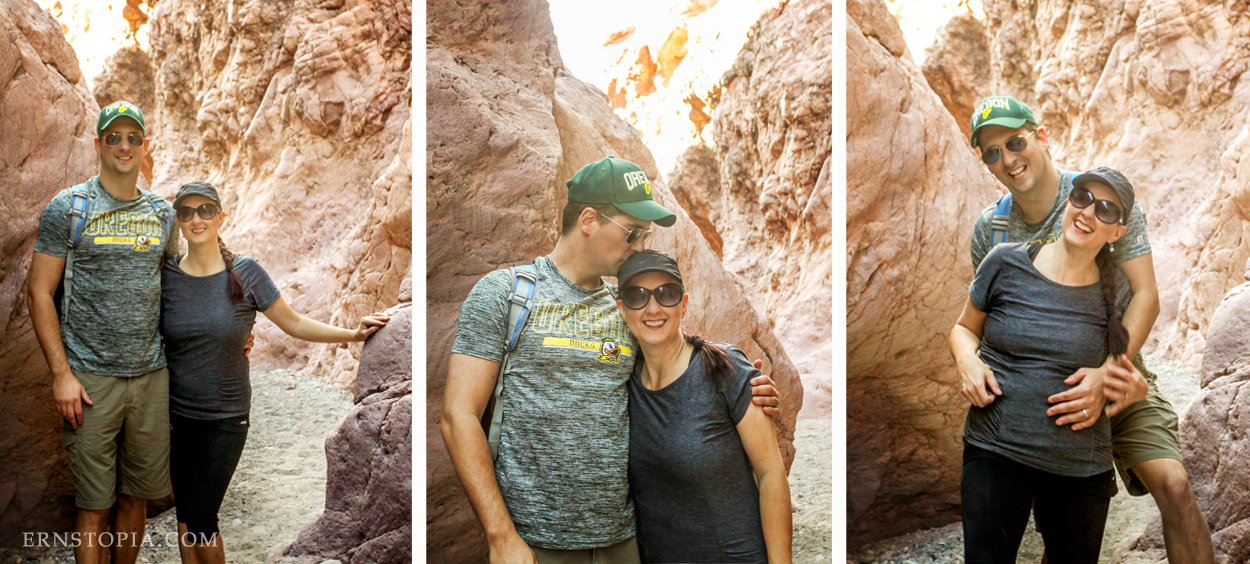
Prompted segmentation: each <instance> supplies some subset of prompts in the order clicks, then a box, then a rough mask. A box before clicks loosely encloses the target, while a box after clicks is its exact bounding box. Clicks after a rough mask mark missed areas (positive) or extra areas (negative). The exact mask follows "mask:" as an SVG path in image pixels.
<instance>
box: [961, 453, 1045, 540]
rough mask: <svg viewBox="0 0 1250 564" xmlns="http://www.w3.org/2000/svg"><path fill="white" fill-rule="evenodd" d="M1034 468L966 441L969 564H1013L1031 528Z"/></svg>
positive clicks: (965, 509)
mask: <svg viewBox="0 0 1250 564" xmlns="http://www.w3.org/2000/svg"><path fill="white" fill-rule="evenodd" d="M1034 472H1035V471H1033V470H1032V469H1030V468H1028V467H1026V466H1024V465H1022V464H1019V463H1016V462H1012V461H1011V460H1008V459H1007V458H1005V457H1003V456H1001V455H998V454H995V453H993V452H990V451H988V450H985V449H981V448H977V447H975V446H972V445H970V444H968V443H964V469H963V476H962V479H961V480H960V483H959V490H960V493H961V494H962V496H963V500H962V506H963V524H964V561H965V562H966V563H967V564H999V563H1001V564H1014V563H1015V561H1016V552H1017V551H1019V550H1020V540H1021V539H1022V538H1024V529H1025V527H1026V526H1028V524H1029V510H1030V508H1031V507H1032V506H1033V490H1032V487H1031V485H1030V483H1029V482H1030V480H1029V477H1030V476H1031V475H1032V474H1033V473H1034Z"/></svg>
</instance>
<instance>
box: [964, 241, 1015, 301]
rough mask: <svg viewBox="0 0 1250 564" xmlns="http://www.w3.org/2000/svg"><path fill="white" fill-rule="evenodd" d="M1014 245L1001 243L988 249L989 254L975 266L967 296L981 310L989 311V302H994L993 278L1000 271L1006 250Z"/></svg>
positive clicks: (996, 276)
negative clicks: (974, 274) (975, 270)
mask: <svg viewBox="0 0 1250 564" xmlns="http://www.w3.org/2000/svg"><path fill="white" fill-rule="evenodd" d="M1015 246H1016V245H1009V244H1002V245H998V246H996V247H994V248H993V249H990V252H989V254H987V255H985V260H984V261H982V262H981V266H980V267H978V268H977V274H976V276H974V277H973V278H972V284H970V285H969V286H968V297H969V298H971V299H972V305H974V306H976V308H977V309H979V310H981V311H982V312H988V311H990V304H992V303H994V287H995V284H994V280H995V279H996V278H998V273H999V272H1001V271H1002V265H1003V259H1004V258H1005V257H1006V254H1007V250H1008V249H1010V248H1014V247H1015Z"/></svg>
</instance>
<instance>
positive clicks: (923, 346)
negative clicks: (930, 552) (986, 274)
mask: <svg viewBox="0 0 1250 564" xmlns="http://www.w3.org/2000/svg"><path fill="white" fill-rule="evenodd" d="M846 16H847V20H846V22H847V26H846V27H847V34H846V42H847V48H846V53H847V55H846V57H847V69H846V78H847V80H846V82H847V93H846V100H847V106H846V115H847V161H846V162H847V173H846V179H847V188H846V198H847V200H846V210H847V217H846V226H847V227H846V237H847V239H846V260H847V271H846V284H847V296H846V308H847V319H846V324H847V325H846V328H847V344H846V353H847V360H846V363H847V364H846V373H847V396H846V405H847V415H846V417H847V461H846V473H847V542H848V544H849V545H850V546H851V547H855V546H859V545H862V544H864V543H867V542H871V541H873V540H877V539H881V538H886V537H890V536H894V535H898V534H901V533H904V532H907V531H911V530H915V529H918V528H924V527H932V526H936V525H941V524H945V523H949V522H951V521H954V520H956V519H958V516H959V512H958V510H959V471H960V468H961V465H962V462H961V458H960V455H961V452H962V447H961V444H960V432H961V431H962V429H963V421H964V417H965V414H966V413H967V409H968V404H967V401H966V400H965V399H963V397H962V396H961V395H960V394H959V392H958V390H957V388H956V386H955V384H956V381H957V376H956V373H955V366H954V362H953V361H952V360H951V356H950V352H949V348H948V345H947V335H949V333H950V329H951V327H952V326H953V325H954V323H955V320H956V319H957V318H958V316H959V312H960V310H961V308H962V306H963V303H964V300H966V299H967V298H966V296H967V285H968V282H969V281H970V280H971V278H972V274H973V271H972V266H971V261H970V258H969V251H968V248H969V247H968V245H969V239H970V237H971V233H972V225H973V223H974V221H975V219H976V216H977V214H978V213H979V212H980V211H981V209H983V208H984V207H985V206H986V205H988V203H990V202H993V201H994V200H995V199H996V198H997V197H998V195H999V190H998V187H997V186H998V185H997V183H996V181H995V180H994V179H993V178H992V177H991V176H990V175H989V173H988V172H986V171H985V169H984V168H983V167H982V166H981V164H980V162H979V161H978V160H977V157H976V155H975V154H974V153H973V151H972V150H971V149H970V148H969V147H968V143H967V141H966V140H965V138H964V137H963V135H962V134H961V132H960V130H959V127H958V125H956V124H955V121H954V120H953V119H952V118H951V116H950V114H949V113H948V112H947V111H946V109H945V107H943V105H942V101H941V100H939V99H938V97H937V96H936V95H935V94H934V93H933V91H932V90H931V89H930V88H929V86H928V84H927V83H926V81H925V78H924V76H923V75H922V74H921V72H920V69H919V68H917V67H916V66H915V64H913V63H912V62H911V58H910V56H908V55H906V46H905V44H904V41H903V36H902V32H901V31H900V30H899V26H898V23H897V21H895V19H894V17H893V16H892V15H891V14H890V12H889V10H888V9H887V8H886V6H885V3H884V2H881V1H880V0H851V1H849V2H847V11H846Z"/></svg>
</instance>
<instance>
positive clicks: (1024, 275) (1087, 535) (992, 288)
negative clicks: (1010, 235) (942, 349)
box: [950, 167, 1134, 564]
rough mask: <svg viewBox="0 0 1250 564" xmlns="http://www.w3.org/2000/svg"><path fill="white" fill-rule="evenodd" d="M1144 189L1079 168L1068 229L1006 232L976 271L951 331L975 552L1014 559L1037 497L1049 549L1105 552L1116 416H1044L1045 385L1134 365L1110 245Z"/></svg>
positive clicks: (984, 557)
mask: <svg viewBox="0 0 1250 564" xmlns="http://www.w3.org/2000/svg"><path fill="white" fill-rule="evenodd" d="M1133 198H1134V196H1133V188H1132V186H1131V185H1130V184H1129V182H1128V180H1127V179H1125V178H1124V176H1123V175H1121V174H1120V173H1119V172H1117V171H1115V170H1113V169H1110V168H1106V167H1101V168H1098V169H1095V170H1092V171H1090V172H1087V173H1085V174H1082V175H1080V176H1077V177H1076V178H1075V179H1074V180H1073V188H1072V191H1071V193H1070V194H1069V197H1068V205H1067V209H1066V211H1065V214H1064V217H1063V233H1062V235H1061V236H1060V237H1059V238H1058V240H1056V241H1054V242H1053V243H1049V244H1045V245H1042V244H1040V243H1035V244H1023V243H1020V244H1001V245H998V246H997V247H995V248H994V249H993V250H992V251H990V253H989V254H988V255H987V256H986V257H985V260H984V261H983V262H982V263H981V267H980V268H979V269H978V270H977V274H976V278H975V279H974V280H973V282H972V286H971V288H970V290H969V299H968V301H967V303H966V304H965V306H964V311H963V314H962V315H961V316H960V318H959V321H958V323H957V324H956V325H955V327H954V328H953V329H952V331H951V336H950V341H951V352H952V353H953V354H954V356H955V360H956V363H957V364H958V367H959V371H960V373H961V377H962V379H963V380H964V382H966V383H967V384H965V387H964V389H963V394H964V396H965V397H967V398H968V400H969V401H970V402H971V403H972V404H973V407H972V408H970V409H969V411H968V417H967V421H966V423H965V427H964V468H963V479H962V481H961V484H960V488H961V493H962V496H963V500H962V502H963V523H964V550H965V560H966V562H968V563H969V564H973V563H981V562H1015V561H1016V551H1017V550H1018V548H1019V546H1020V539H1021V537H1022V536H1023V534H1024V528H1025V525H1026V524H1027V522H1028V520H1029V510H1030V508H1032V510H1033V516H1034V519H1035V520H1036V522H1037V528H1038V530H1039V531H1040V532H1041V533H1042V538H1043V541H1044V542H1045V544H1046V552H1047V554H1048V556H1049V559H1050V561H1052V562H1064V563H1068V562H1071V563H1081V562H1091V563H1093V562H1097V561H1098V553H1099V550H1100V549H1101V546H1102V531H1103V527H1104V525H1105V524H1106V516H1107V507H1108V505H1109V504H1110V501H1111V496H1113V495H1115V492H1116V486H1115V476H1114V474H1113V470H1112V461H1111V429H1110V423H1109V422H1108V418H1106V417H1101V418H1099V419H1098V420H1097V422H1095V424H1094V425H1093V426H1091V427H1088V428H1085V429H1082V430H1080V431H1075V432H1074V431H1072V430H1071V429H1070V428H1067V427H1066V426H1062V425H1059V424H1058V423H1057V422H1056V421H1055V420H1054V418H1051V417H1049V416H1047V415H1046V413H1047V409H1048V408H1049V407H1050V405H1049V404H1048V402H1047V398H1048V397H1050V396H1052V395H1054V394H1056V393H1059V392H1061V391H1065V390H1067V389H1068V388H1069V386H1068V384H1065V383H1064V380H1065V379H1066V378H1067V377H1068V376H1069V375H1071V374H1072V373H1074V372H1076V371H1077V370H1078V369H1080V368H1081V367H1084V366H1100V365H1102V364H1103V362H1104V360H1105V359H1106V358H1107V355H1108V354H1112V355H1114V356H1115V357H1116V358H1118V359H1120V362H1121V363H1123V364H1124V365H1125V366H1126V367H1127V365H1128V359H1127V357H1126V356H1124V353H1125V350H1126V349H1127V347H1128V332H1127V331H1125V329H1124V327H1123V325H1121V322H1120V318H1119V317H1118V315H1117V314H1116V308H1115V296H1116V276H1115V273H1114V269H1115V265H1114V264H1113V261H1112V256H1111V252H1112V251H1111V249H1112V246H1111V245H1112V244H1113V243H1114V242H1115V241H1116V240H1117V239H1119V238H1120V237H1121V236H1122V235H1124V232H1125V231H1126V230H1127V224H1128V216H1129V210H1131V209H1132V208H1133ZM1080 415H1084V416H1085V417H1086V418H1087V419H1088V418H1089V417H1092V416H1093V415H1094V414H1090V413H1088V412H1084V413H1080ZM1080 415H1078V417H1079V416H1080Z"/></svg>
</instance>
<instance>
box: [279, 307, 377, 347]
mask: <svg viewBox="0 0 1250 564" xmlns="http://www.w3.org/2000/svg"><path fill="white" fill-rule="evenodd" d="M261 313H263V314H265V317H268V318H269V320H270V321H272V322H273V324H274V325H277V326H278V328H279V329H281V330H282V332H283V333H286V334H287V335H290V336H292V337H295V338H296V339H302V340H305V341H313V342H315V343H345V342H348V341H363V340H365V339H367V338H368V337H369V335H372V334H374V333H375V332H377V330H378V329H381V328H382V327H383V326H385V325H386V322H387V321H389V320H390V317H388V316H384V315H376V314H375V315H369V316H365V317H362V318H361V319H360V325H359V326H357V327H356V329H355V330H352V329H343V328H339V327H335V326H333V325H326V324H325V323H322V322H320V321H316V320H313V319H309V318H307V317H304V316H302V315H300V314H298V313H295V310H293V309H291V306H290V305H289V304H287V303H286V300H285V299H282V296H278V299H277V300H276V301H274V302H273V305H271V306H269V309H267V310H264V311H262V312H261Z"/></svg>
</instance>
